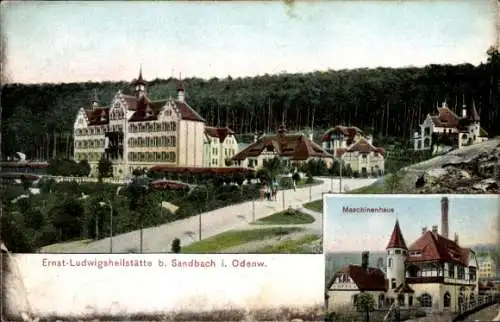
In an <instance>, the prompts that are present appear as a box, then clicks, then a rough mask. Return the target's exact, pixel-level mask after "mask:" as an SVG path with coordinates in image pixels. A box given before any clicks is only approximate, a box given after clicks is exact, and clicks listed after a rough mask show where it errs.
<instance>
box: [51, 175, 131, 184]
mask: <svg viewBox="0 0 500 322" xmlns="http://www.w3.org/2000/svg"><path fill="white" fill-rule="evenodd" d="M43 178H45V179H52V180H54V181H56V182H72V181H75V182H78V183H82V182H98V181H99V180H98V179H97V178H90V177H63V176H49V175H44V176H43ZM102 182H104V183H113V184H124V183H125V181H124V180H123V179H116V178H103V179H102Z"/></svg>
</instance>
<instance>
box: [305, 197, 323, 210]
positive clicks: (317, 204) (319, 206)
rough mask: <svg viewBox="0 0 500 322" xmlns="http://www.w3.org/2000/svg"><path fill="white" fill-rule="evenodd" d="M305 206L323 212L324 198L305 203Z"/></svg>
mask: <svg viewBox="0 0 500 322" xmlns="http://www.w3.org/2000/svg"><path fill="white" fill-rule="evenodd" d="M304 208H306V209H309V210H312V211H316V212H320V213H323V199H319V200H314V201H311V202H308V203H305V204H304Z"/></svg>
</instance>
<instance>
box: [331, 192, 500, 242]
mask: <svg viewBox="0 0 500 322" xmlns="http://www.w3.org/2000/svg"><path fill="white" fill-rule="evenodd" d="M442 197H443V196H442V195H432V196H431V195H427V196H426V195H407V196H405V197H398V196H391V195H383V196H381V195H373V196H370V197H366V196H357V195H342V196H341V198H336V197H328V198H327V199H326V207H325V209H326V210H325V237H324V245H325V248H326V250H327V251H328V252H353V251H355V252H358V251H363V250H367V251H383V250H385V248H386V246H387V243H388V242H389V239H390V236H391V234H392V230H393V228H394V224H395V222H396V219H397V220H398V221H399V225H400V227H401V232H402V233H403V237H404V239H405V241H406V245H407V246H408V247H410V245H411V244H412V243H413V242H414V241H416V240H417V238H418V237H419V236H420V235H421V234H422V228H423V227H425V226H427V228H428V229H429V230H431V229H432V226H433V225H437V226H438V229H439V232H441V198H442ZM447 197H448V199H449V211H448V221H449V234H448V235H449V238H450V239H453V237H454V234H455V233H457V234H458V237H459V244H460V245H462V246H466V247H467V246H473V245H476V244H484V243H496V242H498V238H499V237H500V236H499V231H500V227H498V223H499V220H498V216H500V210H499V209H500V198H498V196H496V195H468V196H466V195H450V196H447ZM344 206H349V207H374V208H378V207H383V208H388V209H390V208H392V209H394V212H393V213H376V214H346V213H342V209H343V207H344Z"/></svg>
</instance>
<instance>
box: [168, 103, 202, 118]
mask: <svg viewBox="0 0 500 322" xmlns="http://www.w3.org/2000/svg"><path fill="white" fill-rule="evenodd" d="M175 105H176V107H177V109H178V110H179V113H180V114H181V118H182V119H183V120H186V121H195V122H206V121H205V119H204V118H203V117H201V116H200V114H198V113H197V112H196V111H195V110H194V109H193V108H192V107H191V106H189V105H188V104H187V103H186V102H181V101H175Z"/></svg>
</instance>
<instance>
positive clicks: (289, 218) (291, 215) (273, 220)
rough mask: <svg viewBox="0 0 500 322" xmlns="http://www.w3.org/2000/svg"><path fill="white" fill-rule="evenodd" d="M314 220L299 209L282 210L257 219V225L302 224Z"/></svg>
mask: <svg viewBox="0 0 500 322" xmlns="http://www.w3.org/2000/svg"><path fill="white" fill-rule="evenodd" d="M313 222H314V217H313V216H311V215H309V214H305V213H302V212H300V211H297V210H294V209H292V210H285V211H280V212H277V213H275V214H272V215H270V216H267V217H264V218H262V219H259V220H257V222H256V223H255V224H257V225H301V224H310V223H313Z"/></svg>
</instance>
